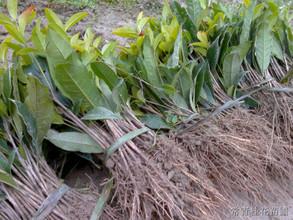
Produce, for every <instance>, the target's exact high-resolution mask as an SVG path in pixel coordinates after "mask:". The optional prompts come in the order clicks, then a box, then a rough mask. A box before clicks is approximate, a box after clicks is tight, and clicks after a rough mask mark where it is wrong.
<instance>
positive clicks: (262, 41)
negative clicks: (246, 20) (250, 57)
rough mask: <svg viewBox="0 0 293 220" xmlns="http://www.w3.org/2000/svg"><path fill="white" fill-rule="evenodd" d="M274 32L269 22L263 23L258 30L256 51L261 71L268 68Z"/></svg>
mask: <svg viewBox="0 0 293 220" xmlns="http://www.w3.org/2000/svg"><path fill="white" fill-rule="evenodd" d="M272 41H273V38H272V33H271V31H270V28H269V25H268V24H262V25H261V26H260V28H259V30H258V32H257V35H256V41H255V53H256V59H257V63H258V65H259V68H260V71H261V73H263V72H264V71H266V70H267V68H268V66H269V64H270V61H271V54H272V44H273V43H272Z"/></svg>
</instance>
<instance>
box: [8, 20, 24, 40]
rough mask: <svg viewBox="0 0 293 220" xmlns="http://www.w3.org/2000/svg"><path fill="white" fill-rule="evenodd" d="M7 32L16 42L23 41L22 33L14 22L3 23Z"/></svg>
mask: <svg viewBox="0 0 293 220" xmlns="http://www.w3.org/2000/svg"><path fill="white" fill-rule="evenodd" d="M4 27H5V29H6V30H7V32H8V33H9V34H10V35H11V36H12V37H13V38H14V39H15V40H17V41H18V42H20V43H23V44H24V43H25V41H26V40H25V38H24V36H23V34H22V33H21V32H20V31H19V30H18V28H17V26H16V25H14V24H5V25H4Z"/></svg>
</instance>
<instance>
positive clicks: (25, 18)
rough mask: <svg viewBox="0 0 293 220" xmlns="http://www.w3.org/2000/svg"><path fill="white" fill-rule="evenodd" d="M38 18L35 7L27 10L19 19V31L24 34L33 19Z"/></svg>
mask: <svg viewBox="0 0 293 220" xmlns="http://www.w3.org/2000/svg"><path fill="white" fill-rule="evenodd" d="M35 17H36V11H35V8H34V6H31V7H29V8H27V9H26V10H25V11H24V12H22V13H21V15H20V16H19V17H18V24H19V30H20V32H21V33H23V34H24V31H25V28H26V26H27V25H29V24H30V23H31V22H32V21H33V19H34V18H35Z"/></svg>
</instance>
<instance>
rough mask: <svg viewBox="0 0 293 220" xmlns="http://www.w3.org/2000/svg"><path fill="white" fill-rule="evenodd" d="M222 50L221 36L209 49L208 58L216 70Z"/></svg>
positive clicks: (213, 69) (212, 68)
mask: <svg viewBox="0 0 293 220" xmlns="http://www.w3.org/2000/svg"><path fill="white" fill-rule="evenodd" d="M220 51H221V50H220V46H219V37H217V38H216V40H214V42H213V43H212V44H211V46H210V47H209V49H208V51H207V59H208V61H209V64H210V68H211V70H212V71H215V70H216V67H217V64H218V62H219V56H220Z"/></svg>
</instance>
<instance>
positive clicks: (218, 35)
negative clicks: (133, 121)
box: [112, 0, 293, 204]
mask: <svg viewBox="0 0 293 220" xmlns="http://www.w3.org/2000/svg"><path fill="white" fill-rule="evenodd" d="M289 12H290V6H288V5H287V6H286V5H279V4H278V3H276V2H274V1H268V2H261V3H259V4H258V2H257V1H245V2H244V3H243V4H241V5H239V6H238V5H237V6H236V7H235V6H233V8H230V7H229V6H225V5H223V4H220V3H213V4H211V5H205V4H204V3H202V2H200V1H192V0H186V1H185V6H182V5H180V4H179V3H178V2H176V1H174V2H172V3H171V5H169V4H168V3H166V4H165V6H164V9H163V14H162V17H161V19H155V18H149V17H143V14H140V15H139V16H138V18H137V26H136V27H135V28H131V27H121V28H118V29H116V30H114V32H113V33H114V34H116V35H118V36H121V37H126V38H129V39H132V42H131V43H130V45H129V46H124V47H121V49H120V53H119V54H118V56H116V57H117V58H116V59H113V60H112V63H114V64H115V65H116V68H117V71H118V72H119V74H120V75H121V76H123V77H124V78H125V80H126V83H127V85H129V87H131V92H132V96H133V98H134V99H133V105H132V106H133V109H134V110H135V112H136V113H137V114H138V115H140V116H141V120H142V121H143V122H144V123H145V124H146V125H147V126H149V127H151V128H153V129H160V128H161V129H172V128H173V129H174V128H176V131H177V132H176V133H177V134H176V135H177V136H178V139H176V137H175V139H176V140H178V141H179V143H180V144H179V147H178V148H179V149H182V147H180V145H181V142H183V143H184V144H183V145H184V146H189V147H185V148H184V149H185V151H187V152H189V151H190V149H192V150H191V151H192V152H193V155H195V156H194V158H196V159H194V160H193V162H191V163H189V164H188V163H185V162H182V161H181V162H178V164H183V167H184V164H188V165H190V164H193V165H194V167H201V169H202V170H204V172H203V175H201V174H200V173H199V176H207V177H210V178H211V179H210V180H211V182H212V183H213V184H212V185H213V186H214V187H215V188H216V189H217V190H218V192H220V193H222V195H223V196H224V198H226V199H227V200H228V201H229V200H230V201H231V203H234V202H235V198H233V197H232V196H231V194H232V192H233V191H234V192H235V191H236V192H241V194H242V193H243V194H247V195H248V196H247V199H248V200H250V201H252V202H253V201H256V200H261V201H268V200H269V198H268V196H267V195H266V194H267V191H266V190H269V191H270V192H272V194H274V192H273V191H272V189H271V187H272V185H274V182H275V180H280V182H281V183H282V184H284V185H283V186H284V188H282V187H280V191H281V192H283V193H280V194H281V195H283V196H284V197H286V195H287V194H286V189H287V186H288V181H289V182H290V180H291V174H290V171H291V170H292V165H293V164H292V158H291V157H292V147H291V145H290V143H291V139H292V134H291V132H292V129H291V128H292V122H293V121H292V100H293V99H292V95H291V93H292V89H291V88H288V87H287V86H284V85H282V84H281V83H280V82H282V81H284V79H288V80H289V79H290V73H288V74H287V71H288V70H289V69H290V68H291V65H292V64H291V63H292V51H291V50H292V29H291V26H290V25H289V24H290V19H291V18H290V13H289ZM280 24H281V25H280ZM277 71H278V72H277ZM291 75H292V74H291ZM235 106H237V107H239V106H241V107H242V108H243V109H245V110H244V112H245V111H247V112H246V113H245V114H244V113H241V114H240V116H241V117H240V116H239V117H240V119H239V120H236V118H235V116H234V115H235V114H236V113H235V112H233V111H231V107H235ZM248 109H250V110H248ZM231 112H232V113H231ZM241 112H242V111H241ZM145 113H147V114H145ZM226 114H228V115H227V116H225V115H226ZM230 114H231V116H230ZM215 115H218V116H219V117H223V116H225V117H224V118H225V120H227V123H231V125H230V126H229V124H228V125H226V123H225V122H224V120H221V121H220V122H221V123H223V127H222V126H220V125H218V126H212V125H211V124H210V123H209V122H207V123H206V121H207V120H206V119H205V118H206V116H207V118H213V116H215ZM258 115H259V116H258ZM262 117H264V118H262ZM231 118H232V119H234V120H235V122H237V125H236V124H234V123H233V122H231ZM254 122H259V123H254ZM250 123H251V128H250ZM225 126H227V127H228V128H230V127H232V128H233V129H235V130H233V129H232V128H231V129H228V128H227V132H226V131H225V130H224V131H223V132H224V134H226V135H223V136H220V135H219V134H217V133H219V132H220V129H225ZM210 127H211V128H210ZM237 128H241V129H237ZM209 130H212V131H214V133H213V132H209ZM256 130H259V132H260V133H259V134H258V135H259V137H262V138H261V139H260V140H258V138H259V137H258V136H256V135H255V133H254V131H256ZM229 133H231V134H229ZM245 134H247V136H243V135H245ZM176 135H175V136H176ZM187 137H189V138H187ZM224 137H226V138H225V139H222V138H224ZM158 139H160V137H158ZM165 139H166V138H164V137H163V140H165ZM198 139H201V140H204V139H210V140H211V142H208V146H210V147H206V146H205V145H204V144H203V146H202V147H200V149H198V147H197V145H196V144H194V143H199V144H198V145H199V146H201V141H199V142H197V140H198ZM161 142H163V141H161ZM187 142H189V144H188V143H187ZM202 142H203V141H202ZM263 142H266V143H267V144H264V143H263ZM203 143H205V142H203ZM175 146H176V147H175V149H177V145H175ZM205 147H206V148H205ZM202 148H204V150H201V149H202ZM159 149H161V150H162V152H163V153H162V154H163V155H164V152H165V151H164V147H162V148H159ZM167 149H169V151H170V152H173V151H171V150H170V147H169V148H167ZM159 151H160V150H159ZM201 151H202V152H201ZM279 151H280V152H282V153H281V155H280V154H279ZM182 152H183V151H182ZM189 153H190V152H189ZM186 154H188V153H186ZM168 155H169V154H168ZM183 155H184V154H183ZM185 157H187V156H185ZM179 158H180V157H179ZM187 158H188V157H187ZM177 160H179V159H178V158H177ZM186 160H187V161H188V159H186ZM280 160H281V161H283V160H284V161H285V162H284V163H280V162H279V161H280ZM174 161H176V160H175V159H174ZM226 165H227V166H226ZM170 166H171V167H172V165H170ZM174 166H175V167H176V165H174ZM190 166H191V165H190ZM222 166H224V168H223V169H222V168H221V167H222ZM187 169H190V168H187ZM194 169H195V168H194ZM195 170H196V169H195ZM287 171H288V172H287ZM168 172H169V170H167V173H168ZM172 173H173V172H172ZM232 174H234V176H233V175H232ZM170 175H171V174H170ZM273 176H276V177H278V176H281V177H282V178H280V179H279V178H275V179H274V178H272V177H273ZM186 182H187V181H183V183H181V184H185V183H186ZM282 184H281V185H282ZM185 187H186V188H188V187H189V186H188V183H187V184H186V186H185ZM263 189H266V190H263ZM187 191H188V190H187ZM272 196H273V197H277V194H274V195H272ZM234 204H235V203H234Z"/></svg>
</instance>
